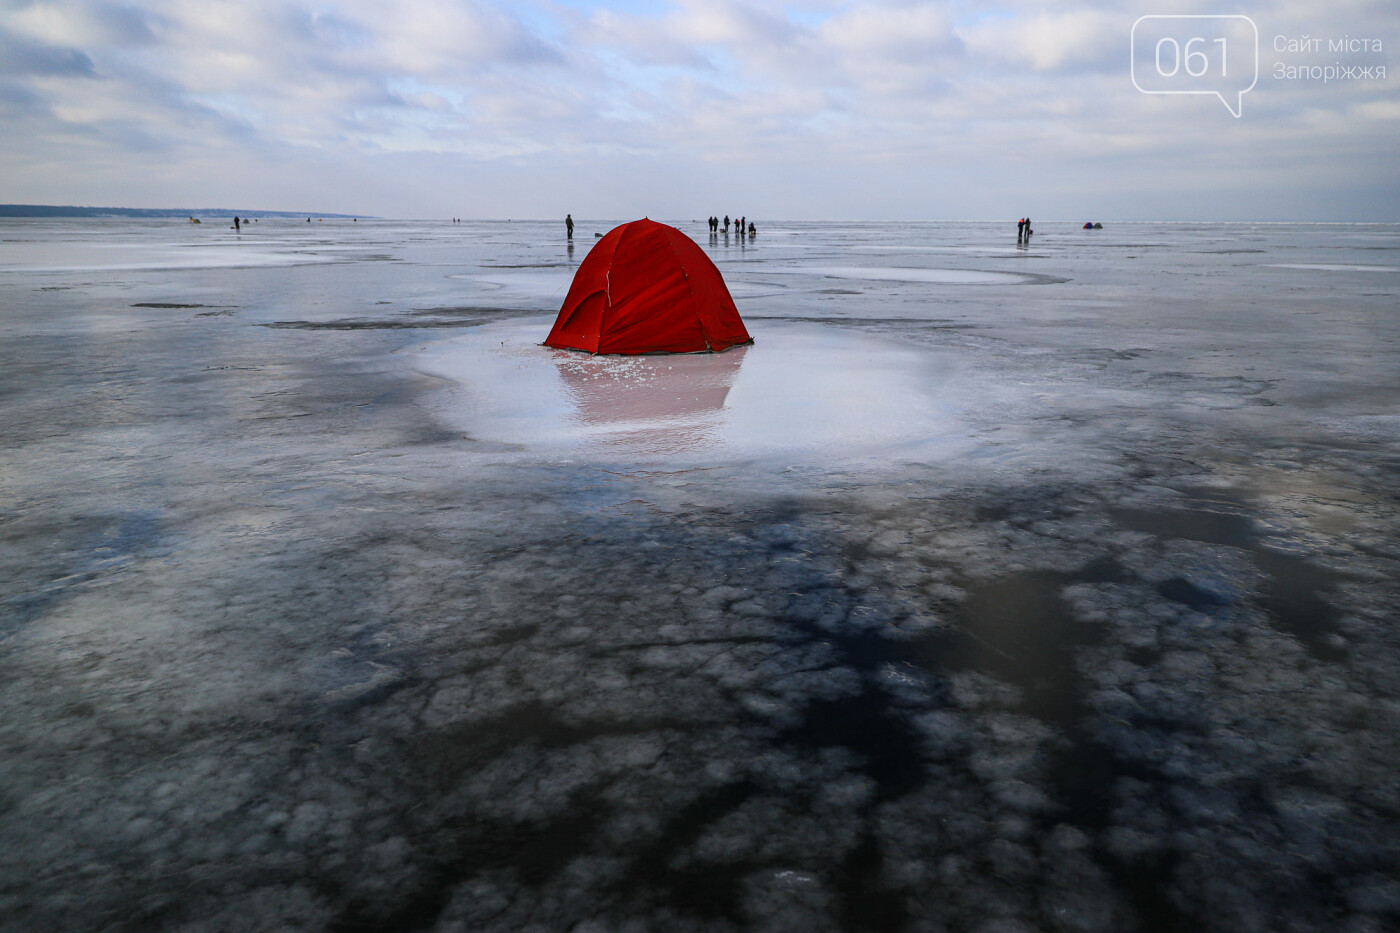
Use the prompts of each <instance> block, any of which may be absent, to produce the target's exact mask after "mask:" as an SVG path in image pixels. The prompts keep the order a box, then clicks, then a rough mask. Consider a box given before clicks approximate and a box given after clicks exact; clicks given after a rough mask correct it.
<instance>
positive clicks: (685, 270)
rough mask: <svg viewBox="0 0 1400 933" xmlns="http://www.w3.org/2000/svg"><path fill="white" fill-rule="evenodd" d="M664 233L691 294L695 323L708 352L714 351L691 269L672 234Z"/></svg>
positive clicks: (672, 255) (686, 287)
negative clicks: (701, 312)
mask: <svg viewBox="0 0 1400 933" xmlns="http://www.w3.org/2000/svg"><path fill="white" fill-rule="evenodd" d="M663 234H664V235H665V238H666V248H667V249H669V250H670V251H671V257H672V258H673V259H675V260H676V265H677V266H679V267H680V270H681V278H683V279H685V290H686V292H687V293H688V294H689V295H690V310H691V312H692V313H693V314H694V315H695V323H696V324H697V325H699V327H700V338H701V339H702V340H704V341H705V350H706V352H709V353H713V352H714V351H715V348H714V347H713V346H711V345H710V335H709V334H707V333H705V322H704V321H702V320H700V302H699V300H698V299H696V297H695V289H694V288H693V287H692V286H691V284H690V270H689V269H688V268H687V267H686V264H685V261H684V260H683V259H681V255H680V253H678V252H676V244H675V243H673V242H671V234H669V233H665V232H664V231H663Z"/></svg>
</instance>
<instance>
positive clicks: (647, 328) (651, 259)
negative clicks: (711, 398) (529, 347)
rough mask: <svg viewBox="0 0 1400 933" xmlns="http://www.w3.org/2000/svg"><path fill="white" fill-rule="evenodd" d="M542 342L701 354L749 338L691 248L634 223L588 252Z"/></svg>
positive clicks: (715, 275) (651, 225)
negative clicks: (557, 315)
mask: <svg viewBox="0 0 1400 933" xmlns="http://www.w3.org/2000/svg"><path fill="white" fill-rule="evenodd" d="M544 342H545V346H549V347H556V348H558V349H571V350H587V351H588V352H589V353H629V354H636V353H703V352H704V351H706V350H715V351H719V350H727V349H729V348H730V347H732V346H735V345H736V344H741V343H752V342H753V338H751V337H750V336H749V332H748V331H747V330H745V329H744V322H743V321H742V320H740V319H739V310H738V309H737V308H735V307H734V299H733V298H731V297H730V295H729V289H728V288H726V287H725V284H724V279H723V278H721V277H720V274H719V270H718V269H716V268H715V264H714V263H713V262H711V261H710V257H708V256H706V255H705V252H704V250H702V249H700V247H699V246H697V245H696V244H695V241H694V240H692V239H691V238H690V237H688V236H686V235H685V234H684V233H681V232H680V231H679V230H677V229H676V228H675V227H668V226H666V225H665V224H659V223H657V222H656V221H654V220H634V221H632V222H631V223H627V224H623V225H622V226H620V227H615V228H614V229H612V230H610V231H609V232H608V234H607V235H606V236H604V237H603V238H602V239H601V240H599V241H598V242H597V243H595V244H593V249H592V250H590V251H589V253H588V255H587V256H586V257H584V260H583V262H582V263H581V264H580V265H579V267H578V272H577V273H576V274H575V275H574V282H573V284H572V285H570V286H569V294H568V297H566V298H565V299H564V307H562V308H561V309H560V310H559V317H558V319H556V320H555V322H554V329H553V330H551V331H550V332H549V336H548V337H546V338H545V341H544Z"/></svg>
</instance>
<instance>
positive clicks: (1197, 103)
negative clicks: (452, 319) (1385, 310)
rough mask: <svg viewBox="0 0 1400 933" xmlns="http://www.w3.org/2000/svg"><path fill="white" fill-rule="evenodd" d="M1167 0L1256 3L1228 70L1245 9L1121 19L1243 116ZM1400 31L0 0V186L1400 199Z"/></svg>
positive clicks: (601, 7) (1286, 17) (413, 4)
mask: <svg viewBox="0 0 1400 933" xmlns="http://www.w3.org/2000/svg"><path fill="white" fill-rule="evenodd" d="M1167 13H1193V14H1199V13H1216V14H1243V15H1247V16H1248V17H1250V19H1252V20H1253V22H1254V23H1255V24H1256V26H1257V31H1258V79H1257V82H1256V83H1255V85H1254V87H1253V89H1252V90H1249V91H1248V92H1247V93H1245V94H1244V96H1243V98H1242V100H1241V98H1240V97H1239V95H1238V91H1239V90H1241V89H1242V87H1243V85H1244V84H1248V83H1249V79H1248V77H1246V76H1245V75H1246V74H1247V71H1246V69H1245V65H1246V63H1247V62H1246V58H1247V56H1246V54H1245V51H1244V48H1243V46H1244V39H1243V38H1242V36H1243V35H1244V33H1243V32H1241V31H1240V29H1243V28H1247V27H1244V26H1243V24H1242V21H1239V20H1232V21H1223V20H1216V21H1208V22H1206V23H1204V24H1202V23H1200V22H1197V21H1166V20H1154V21H1148V22H1147V23H1145V24H1144V25H1143V26H1141V27H1140V29H1141V30H1142V32H1141V33H1140V36H1139V38H1140V39H1144V40H1145V41H1147V43H1148V44H1147V45H1146V46H1144V45H1142V44H1141V43H1139V44H1138V46H1136V47H1137V48H1139V49H1141V48H1152V49H1155V50H1156V53H1157V55H1158V56H1159V58H1160V56H1162V55H1163V54H1165V55H1166V56H1167V58H1166V60H1165V63H1161V62H1160V61H1159V62H1152V63H1144V62H1141V61H1139V62H1138V63H1137V65H1138V67H1139V69H1141V68H1144V67H1146V66H1147V64H1153V65H1154V66H1156V65H1159V64H1160V68H1159V70H1165V71H1170V70H1171V68H1172V64H1173V63H1172V61H1171V55H1172V54H1173V51H1172V50H1173V48H1174V46H1173V45H1172V43H1171V42H1169V43H1167V44H1166V45H1165V46H1163V45H1161V40H1162V39H1171V40H1172V42H1175V43H1176V46H1175V47H1176V48H1183V46H1182V43H1184V42H1187V41H1189V39H1190V38H1193V37H1195V36H1197V35H1199V36H1200V37H1201V38H1202V39H1203V40H1204V41H1202V42H1198V43H1196V44H1195V45H1194V46H1192V47H1191V48H1192V49H1194V50H1196V51H1202V50H1204V52H1212V53H1213V52H1214V51H1215V50H1216V49H1223V48H1225V45H1224V44H1220V43H1216V41H1215V40H1216V39H1217V38H1225V39H1227V40H1228V42H1230V43H1234V44H1233V45H1232V46H1230V48H1233V49H1234V51H1233V52H1231V53H1228V54H1230V55H1232V56H1233V57H1231V58H1230V59H1229V60H1228V63H1224V62H1222V63H1220V67H1226V66H1227V65H1228V69H1229V70H1228V72H1227V75H1226V76H1225V77H1224V78H1220V77H1219V76H1217V75H1215V73H1214V72H1213V71H1212V70H1211V69H1213V68H1216V67H1217V64H1216V63H1215V62H1214V61H1213V60H1209V59H1205V58H1200V57H1198V58H1195V59H1194V60H1193V61H1192V62H1187V63H1186V64H1187V65H1194V66H1195V68H1196V69H1197V70H1199V69H1200V68H1202V67H1203V64H1204V65H1208V67H1207V68H1206V74H1205V75H1204V76H1203V79H1202V80H1203V81H1204V82H1206V83H1205V84H1202V83H1200V82H1196V83H1190V82H1191V81H1194V80H1195V79H1189V80H1188V81H1187V83H1181V80H1182V78H1183V77H1184V74H1183V73H1182V72H1177V75H1176V77H1175V78H1173V79H1164V78H1162V77H1161V75H1160V74H1158V75H1147V76H1144V75H1142V74H1140V75H1139V76H1140V78H1142V81H1140V82H1139V83H1142V84H1145V85H1146V86H1147V87H1148V88H1149V89H1154V88H1155V89H1167V90H1183V89H1184V90H1202V89H1205V88H1207V87H1210V86H1214V85H1212V84H1210V82H1215V83H1216V84H1219V85H1220V86H1221V87H1224V88H1226V90H1227V91H1229V90H1230V89H1231V88H1233V91H1234V92H1233V93H1227V94H1226V96H1227V97H1228V98H1229V99H1230V101H1231V105H1232V106H1235V107H1239V108H1240V110H1241V115H1240V116H1239V117H1238V118H1236V117H1235V116H1233V115H1232V113H1231V112H1230V110H1229V109H1227V107H1226V106H1225V104H1224V103H1223V102H1222V100H1221V99H1220V98H1218V97H1216V96H1214V95H1212V94H1208V93H1206V94H1201V93H1191V94H1152V95H1149V94H1145V93H1142V92H1141V91H1140V90H1138V89H1137V88H1136V87H1135V86H1134V82H1133V79H1132V75H1131V74H1130V71H1131V66H1130V58H1131V57H1132V56H1130V47H1133V45H1132V42H1131V41H1130V40H1131V37H1132V34H1133V28H1134V23H1135V21H1137V20H1138V18H1139V17H1141V16H1143V15H1145V14H1167ZM1212 23H1214V24H1217V25H1218V24H1224V26H1222V27H1221V28H1226V27H1228V28H1230V29H1234V32H1230V33H1229V34H1228V35H1227V34H1226V33H1225V32H1220V33H1215V32H1211V30H1212V29H1214V28H1216V26H1215V25H1212ZM1305 37H1306V38H1305ZM1362 39H1364V40H1368V41H1367V42H1366V43H1365V44H1364V47H1361V43H1359V42H1358V41H1353V40H1362ZM1280 40H1282V41H1280ZM1314 40H1320V43H1319V44H1318V47H1314V45H1313V43H1314ZM1374 40H1379V47H1377V44H1376V42H1375V41H1374ZM1337 41H1341V42H1343V44H1344V49H1337V48H1334V43H1335V42H1337ZM1290 43H1291V44H1290ZM1397 44H1400V16H1397V15H1396V6H1395V2H1394V0H1356V2H1347V0H1331V2H1325V0H1310V2H1297V0H1258V2H1245V3H1228V4H1223V5H1211V3H1210V2H1206V0H1197V2H1194V3H1189V4H1187V3H1179V2H1170V0H1164V2H1160V3H1158V2H1151V3H1121V2H1120V3H1112V2H1094V0H1087V2H1071V3H1055V2H1028V0H966V2H951V3H950V2H894V0H889V2H870V3H842V2H824V0H792V2H779V0H739V2H731V0H677V2H666V0H656V2H652V3H639V2H611V3H609V2H583V0H520V2H505V0H146V2H143V0H137V2H130V3H119V2H106V0H40V2H23V0H0V202H18V203H47V204H87V205H102V206H128V207H205V206H208V207H214V206H228V207H235V208H253V209H268V210H282V209H285V210H293V211H323V212H338V213H351V214H354V213H360V214H373V215H379V216H386V217H425V218H426V217H449V216H458V217H465V218H507V217H509V218H530V217H539V218H545V217H549V218H553V217H560V216H562V215H563V214H564V212H565V211H570V212H572V213H573V215H574V216H575V217H578V218H587V217H598V218H627V217H634V216H640V215H649V216H653V217H657V218H664V219H689V218H700V217H705V216H708V215H709V214H711V213H714V214H721V215H722V214H726V213H729V214H738V213H743V214H746V215H748V216H750V217H755V218H763V217H767V218H770V219H778V218H781V219H871V220H879V219H895V220H904V219H907V220H924V219H927V220H937V219H996V218H1007V217H1010V218H1015V217H1018V216H1021V215H1024V214H1029V215H1031V216H1033V217H1043V218H1045V219H1047V220H1048V219H1053V218H1062V219H1102V220H1117V219H1204V220H1230V219H1257V220H1388V221H1400V93H1397V91H1400V73H1397V72H1400V69H1397V68H1396V67H1395V65H1396V58H1395V56H1394V48H1395V47H1396V46H1397ZM1280 46H1282V49H1280ZM1183 50H1184V48H1183ZM1204 52H1203V53H1202V54H1204ZM1249 55H1252V50H1250V51H1249ZM1248 64H1252V62H1248ZM1314 66H1316V69H1317V70H1316V71H1314V70H1313V69H1314ZM1325 66H1330V67H1332V68H1333V69H1334V70H1335V71H1336V72H1338V76H1336V77H1327V76H1326V73H1325V72H1324V71H1322V69H1323V68H1324V67H1325ZM1281 68H1282V69H1289V68H1291V69H1294V74H1292V75H1290V76H1288V77H1279V76H1278V73H1279V69H1281ZM1382 68H1384V69H1385V73H1384V74H1385V76H1384V77H1381V72H1380V69H1382ZM1298 69H1302V74H1303V76H1302V77H1298V76H1297V73H1298ZM1285 73H1287V72H1285ZM1149 78H1150V79H1151V80H1149ZM1324 78H1326V80H1324ZM1173 80H1175V81H1177V83H1175V84H1173V83H1172V81H1173ZM1152 81H1156V82H1157V83H1156V84H1155V85H1154V84H1152V83H1151V82H1152ZM1241 82H1243V84H1241Z"/></svg>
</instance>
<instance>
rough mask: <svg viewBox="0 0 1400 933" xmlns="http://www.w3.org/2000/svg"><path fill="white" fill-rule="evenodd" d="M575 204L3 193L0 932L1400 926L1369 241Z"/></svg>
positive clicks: (1382, 290)
mask: <svg viewBox="0 0 1400 933" xmlns="http://www.w3.org/2000/svg"><path fill="white" fill-rule="evenodd" d="M612 225H613V224H612V223H611V222H596V223H595V222H588V221H581V222H579V226H578V234H579V239H578V240H577V246H576V247H569V246H568V245H567V244H566V243H565V242H564V241H563V236H562V233H563V229H562V224H542V223H505V222H500V223H465V224H449V223H410V222H386V221H373V222H356V223H351V222H348V221H335V222H334V223H331V222H323V223H312V224H307V223H305V222H304V221H303V222H301V223H300V224H298V223H296V222H292V221H285V220H259V221H258V222H256V223H250V224H247V225H245V226H244V228H243V232H242V234H235V233H234V232H233V231H232V230H226V229H224V228H223V226H222V225H220V224H214V223H205V224H202V225H199V226H194V225H189V224H185V223H174V222H159V221H140V222H132V221H127V220H121V221H88V220H81V221H74V220H64V221H13V220H5V221H0V432H3V433H2V434H0V437H3V441H4V443H3V448H2V449H3V455H0V505H2V506H3V508H0V709H3V710H4V716H3V717H0V761H3V762H4V767H3V768H0V839H3V840H4V843H5V845H4V846H2V847H0V929H5V930H16V931H19V930H25V931H30V930H50V929H53V930H57V929H65V930H70V929H71V930H78V929H104V930H120V931H128V930H129V931H146V930H182V931H184V930H188V931H195V930H201V931H202V930H210V931H214V930H270V929H301V930H381V929H382V930H389V929H393V930H435V931H453V930H472V931H478V930H501V931H507V930H522V929H538V930H571V929H576V930H581V931H582V930H599V931H601V930H662V929H665V930H696V931H700V930H704V931H711V930H804V931H806V930H871V931H896V930H919V931H923V930H943V929H947V930H989V931H990V930H1000V931H1021V930H1065V931H1095V930H1103V931H1122V930H1142V931H1179V930H1180V931H1184V930H1192V931H1194V930H1221V931H1227V930H1228V931H1285V930H1346V931H1372V930H1375V931H1379V930H1386V929H1395V928H1397V926H1400V868H1397V865H1400V628H1398V627H1397V618H1396V616H1397V610H1396V606H1397V604H1400V408H1397V399H1400V301H1397V298H1400V278H1397V277H1396V275H1395V274H1394V273H1395V271H1396V269H1397V268H1400V227H1396V226H1389V225H1387V226H1376V225H1356V226H1348V225H1269V224H1260V225H1254V224H1197V225H1193V224H1109V225H1106V226H1105V228H1104V229H1102V230H1096V231H1084V230H1081V229H1079V227H1080V223H1049V222H1041V223H1038V224H1037V231H1038V232H1037V234H1036V236H1035V238H1034V240H1033V242H1032V243H1031V244H1030V245H1029V246H1025V247H1018V246H1017V244H1016V240H1015V234H1014V226H1015V225H1014V223H1012V224H998V225H992V224H839V225H838V224H781V223H767V224H760V227H761V230H760V233H759V235H758V237H757V238H755V239H754V240H752V241H746V242H742V243H741V242H740V241H738V240H737V239H733V240H731V239H727V238H725V237H718V238H713V239H712V238H709V237H708V236H707V234H706V231H705V227H704V224H703V222H702V223H689V222H686V223H678V224H677V226H680V227H681V228H682V229H683V230H685V231H686V232H687V233H689V234H690V235H691V236H693V237H695V238H696V239H697V241H698V242H700V243H701V245H702V246H705V247H706V248H707V249H708V251H709V252H710V254H711V256H712V257H713V258H714V259H715V261H716V263H717V264H718V266H719V268H720V270H721V271H722V272H723V274H724V276H725V278H726V280H727V281H728V283H729V285H730V288H731V291H732V292H733V293H734V295H735V298H736V300H737V302H738V306H739V310H740V313H741V314H742V315H743V317H744V319H745V321H746V323H747V325H748V328H749V330H750V332H751V333H752V334H753V335H754V337H755V343H754V344H753V345H752V346H749V347H745V348H740V349H736V350H732V351H730V352H728V353H724V354H719V355H713V356H675V357H649V358H590V357H587V356H584V355H581V354H576V353H572V352H564V351H554V350H550V349H548V348H544V347H542V346H539V341H540V340H542V339H543V338H544V336H545V334H546V333H547V331H548V329H549V325H550V323H551V322H552V318H553V315H554V313H555V312H556V311H557V309H558V307H559V304H560V303H561V302H562V300H563V295H564V292H565V291H566V290H567V286H568V283H569V281H570V278H571V276H572V273H573V270H574V269H575V268H576V267H577V264H578V262H579V261H581V260H582V258H583V255H584V254H585V252H586V250H587V249H588V248H589V247H590V246H591V245H592V242H593V236H592V234H593V233H594V232H599V233H601V232H605V231H606V230H607V229H609V228H610V227H611V226H612ZM1008 232H1009V233H1010V235H1009V236H1008Z"/></svg>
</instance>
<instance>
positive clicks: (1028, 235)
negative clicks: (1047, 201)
mask: <svg viewBox="0 0 1400 933" xmlns="http://www.w3.org/2000/svg"><path fill="white" fill-rule="evenodd" d="M1030 238H1031V219H1030V218H1029V217H1027V218H1026V239H1028V240H1029V239H1030Z"/></svg>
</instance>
